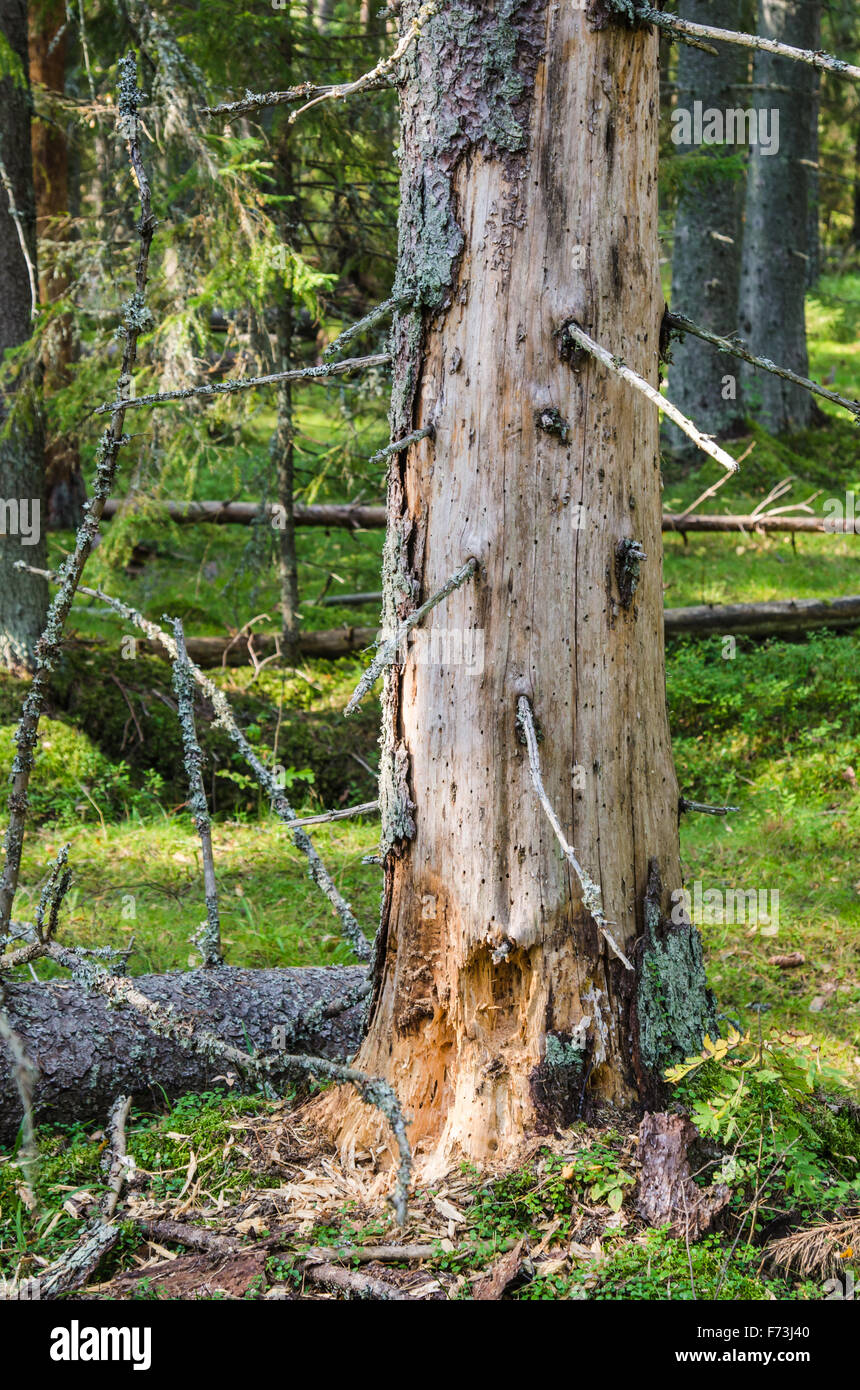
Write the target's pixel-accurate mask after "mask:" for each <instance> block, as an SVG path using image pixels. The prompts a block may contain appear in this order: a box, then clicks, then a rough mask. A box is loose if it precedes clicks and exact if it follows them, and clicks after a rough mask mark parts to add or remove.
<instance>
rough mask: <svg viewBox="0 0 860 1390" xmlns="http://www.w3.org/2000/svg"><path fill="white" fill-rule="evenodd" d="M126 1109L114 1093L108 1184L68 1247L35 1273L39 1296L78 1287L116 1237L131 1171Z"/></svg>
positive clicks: (127, 1103) (127, 1099)
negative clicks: (118, 1214) (93, 1213)
mask: <svg viewBox="0 0 860 1390" xmlns="http://www.w3.org/2000/svg"><path fill="white" fill-rule="evenodd" d="M130 1110H131V1096H117V1098H116V1100H115V1101H114V1103H113V1105H112V1106H111V1111H110V1115H109V1117H108V1134H109V1140H108V1145H107V1148H106V1149H105V1152H104V1155H103V1157H102V1167H103V1168H104V1170H105V1172H106V1175H107V1180H108V1185H107V1190H106V1191H105V1194H104V1196H103V1197H102V1200H101V1202H100V1204H99V1210H98V1214H97V1215H96V1216H95V1217H94V1218H93V1219H92V1220H91V1221H90V1222H89V1223H88V1225H87V1228H86V1230H85V1231H84V1232H83V1234H82V1236H81V1237H80V1239H79V1240H78V1241H77V1242H76V1243H75V1245H73V1246H72V1248H71V1250H67V1251H66V1252H65V1254H63V1255H61V1256H60V1258H59V1259H58V1260H55V1261H54V1263H53V1264H51V1265H49V1266H48V1268H47V1269H45V1270H43V1271H42V1272H41V1273H40V1274H39V1276H38V1280H39V1297H40V1298H45V1299H48V1298H59V1297H60V1295H61V1294H64V1293H69V1292H71V1291H72V1290H73V1289H79V1288H80V1287H81V1286H82V1285H83V1284H85V1283H86V1282H87V1279H88V1278H89V1277H90V1275H91V1274H92V1273H93V1271H94V1270H95V1269H96V1268H97V1267H98V1265H99V1264H100V1263H101V1261H102V1260H103V1259H104V1256H105V1255H106V1254H107V1253H108V1251H109V1250H112V1249H113V1247H114V1246H115V1245H116V1243H117V1241H118V1240H119V1236H120V1230H121V1226H120V1223H119V1222H118V1221H117V1220H116V1209H117V1205H118V1203H119V1199H120V1194H121V1193H122V1189H123V1186H124V1184H125V1182H126V1180H127V1179H128V1177H129V1174H130V1173H131V1172H132V1171H133V1163H132V1161H131V1160H130V1159H129V1157H128V1152H127V1146H126V1134H125V1125H126V1121H127V1119H128V1115H129V1111H130Z"/></svg>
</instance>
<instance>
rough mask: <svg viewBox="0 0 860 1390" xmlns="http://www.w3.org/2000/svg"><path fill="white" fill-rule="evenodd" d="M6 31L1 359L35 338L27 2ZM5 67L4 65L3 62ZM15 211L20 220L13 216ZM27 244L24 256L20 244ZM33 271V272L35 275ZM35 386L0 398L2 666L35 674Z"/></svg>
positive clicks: (39, 540) (40, 491)
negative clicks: (18, 565)
mask: <svg viewBox="0 0 860 1390" xmlns="http://www.w3.org/2000/svg"><path fill="white" fill-rule="evenodd" d="M0 30H2V33H3V37H4V39H5V41H6V43H7V44H8V45H9V47H10V48H11V50H12V52H13V53H14V54H15V56H16V58H17V60H18V63H19V64H20V67H19V68H18V71H17V72H13V73H9V74H8V75H7V76H6V77H4V78H3V80H2V82H0V156H2V159H3V165H4V168H5V174H6V178H7V179H8V181H9V185H10V187H9V188H8V189H7V188H6V187H5V180H4V187H2V188H0V357H3V356H5V353H6V350H7V349H9V348H16V347H19V346H20V345H21V344H22V343H25V342H26V341H27V339H28V338H29V336H30V331H31V326H32V301H33V295H32V289H31V284H30V272H29V271H28V267H27V258H28V256H29V260H30V264H31V266H32V267H33V268H35V266H36V235H35V212H34V204H33V163H32V159H31V155H30V92H29V89H28V85H27V6H26V0H0ZM4 66H5V65H4ZM13 207H14V210H15V212H16V213H17V215H14V214H13ZM22 237H23V239H24V242H25V245H26V247H27V255H26V256H25V254H24V251H23V250H22V246H21V238H22ZM33 274H35V269H34V270H33ZM36 387H37V382H36V381H35V380H34V379H33V375H32V374H31V373H21V374H19V376H18V379H17V381H15V382H13V383H7V387H6V396H5V399H4V398H3V397H2V396H0V426H3V425H4V424H5V423H6V421H7V419H8V414H9V409H10V406H11V404H12V393H13V392H14V394H15V395H16V397H17V399H16V402H15V404H16V409H15V419H14V421H13V423H12V425H11V428H10V430H9V432H8V434H5V436H2V437H0V493H2V496H0V666H3V667H6V668H7V669H9V670H20V671H23V670H32V668H33V661H34V655H35V646H36V641H37V639H38V637H39V636H40V634H41V631H42V627H43V625H44V621H45V615H46V613H47V605H48V588H47V584H46V583H45V581H44V580H42V579H36V578H34V577H33V576H32V575H27V574H22V573H21V572H20V571H19V570H16V569H15V568H14V564H15V561H16V560H22V559H23V560H26V561H28V562H29V563H30V564H31V565H36V566H37V567H44V563H45V539H44V533H45V528H44V516H43V501H44V469H43V455H42V426H41V420H40V417H39V413H38V401H37V390H36Z"/></svg>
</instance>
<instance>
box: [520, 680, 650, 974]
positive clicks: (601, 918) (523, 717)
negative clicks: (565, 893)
mask: <svg viewBox="0 0 860 1390" xmlns="http://www.w3.org/2000/svg"><path fill="white" fill-rule="evenodd" d="M517 729H518V730H519V732H520V734H521V735H522V738H523V741H524V742H525V745H526V748H527V749H528V754H529V769H530V771H531V775H532V782H533V783H534V789H535V791H536V792H537V796H538V800H539V801H540V804H541V806H542V807H543V809H544V811H545V813H546V818H547V820H548V821H549V823H550V825H551V826H552V828H553V831H554V832H555V838H556V839H557V840H558V843H559V844H560V845H561V850H562V854H563V855H564V857H565V859H566V860H567V862H568V863H569V864H570V866H571V868H572V869H573V871H574V873H575V874H576V877H577V878H578V879H579V886H580V888H581V889H582V904H583V907H584V908H585V910H586V912H588V913H589V914H590V915H591V917H592V918H593V919H594V923H595V925H596V927H597V929H598V931H599V932H600V933H601V935H602V936H603V938H604V940H605V941H606V943H607V945H608V946H610V947H611V949H612V951H613V952H614V954H615V955H616V956H617V957H618V959H619V960H620V961H621V963H622V965H624V966H625V967H626V969H627V970H632V969H633V966H632V965H631V963H630V961H629V960H628V959H627V957H626V956H625V954H624V952H623V951H622V949H621V947H620V946H619V945H618V943H617V941H616V940H615V938H614V937H613V935H612V933H611V932H610V930H609V928H610V926H615V923H614V922H611V923H610V922H607V920H606V913H605V912H604V911H603V896H602V894H601V892H600V885H599V884H597V883H595V882H594V880H593V879H592V878H591V877H590V876H589V875H588V874H587V873H586V872H585V869H583V867H582V865H581V864H580V862H579V860H578V859H577V857H576V851H575V850H574V848H573V846H572V845H569V844H568V842H567V840H566V838H565V835H564V831H563V830H562V828H561V824H560V822H559V819H558V816H557V815H556V814H555V811H554V810H553V807H552V803H551V801H550V799H549V797H548V796H547V794H546V789H545V788H544V784H543V778H542V777H541V771H540V755H539V753H538V743H537V733H536V732H535V724H534V715H533V713H532V707H531V705H530V703H529V701H528V699H527V698H526V696H525V695H521V696H520V698H519V700H518V701H517Z"/></svg>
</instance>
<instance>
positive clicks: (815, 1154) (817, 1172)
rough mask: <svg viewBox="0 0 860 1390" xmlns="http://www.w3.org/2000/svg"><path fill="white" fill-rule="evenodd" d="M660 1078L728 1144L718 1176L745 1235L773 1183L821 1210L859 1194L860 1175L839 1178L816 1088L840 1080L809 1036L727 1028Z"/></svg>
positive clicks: (708, 1133) (701, 1126)
mask: <svg viewBox="0 0 860 1390" xmlns="http://www.w3.org/2000/svg"><path fill="white" fill-rule="evenodd" d="M665 1076H666V1080H667V1081H670V1082H672V1083H673V1084H674V1085H676V1086H678V1087H679V1089H680V1091H681V1094H682V1095H683V1096H684V1099H685V1100H686V1101H687V1103H688V1104H689V1106H690V1111H691V1115H692V1118H693V1121H694V1122H695V1124H696V1127H697V1128H698V1130H699V1133H700V1134H701V1135H702V1136H703V1137H705V1138H713V1139H715V1140H717V1141H718V1143H719V1144H720V1146H721V1147H722V1148H723V1149H724V1150H725V1154H724V1158H723V1161H722V1168H721V1171H720V1174H719V1176H720V1177H721V1178H722V1179H723V1180H725V1181H727V1182H729V1183H730V1185H731V1186H732V1188H733V1190H734V1192H735V1206H736V1207H739V1208H741V1209H744V1208H745V1209H746V1211H747V1212H748V1214H749V1216H750V1238H752V1235H753V1233H754V1231H755V1226H756V1220H757V1217H758V1215H759V1213H760V1211H761V1208H762V1204H763V1201H764V1199H765V1195H766V1194H767V1193H769V1192H770V1191H772V1190H775V1189H776V1188H777V1186H778V1187H779V1188H780V1189H781V1190H782V1191H784V1192H786V1193H788V1194H789V1196H790V1198H791V1199H792V1202H793V1203H794V1204H795V1205H796V1206H798V1207H801V1206H804V1205H809V1206H814V1207H815V1209H816V1210H817V1211H819V1212H820V1211H822V1210H828V1209H830V1210H832V1209H833V1208H834V1207H836V1206H838V1205H839V1204H840V1203H843V1202H845V1201H848V1200H851V1199H856V1198H857V1197H858V1196H860V1178H858V1176H856V1175H853V1176H852V1177H851V1178H845V1177H844V1176H843V1173H844V1166H843V1165H840V1163H839V1162H838V1153H837V1152H834V1144H833V1140H832V1130H833V1126H830V1125H828V1124H827V1122H826V1121H825V1120H823V1119H822V1112H825V1113H829V1112H827V1111H826V1098H824V1099H823V1098H822V1096H821V1094H820V1092H819V1091H818V1089H817V1088H818V1087H819V1086H820V1085H821V1084H822V1083H823V1082H828V1083H830V1084H831V1085H832V1084H833V1083H834V1082H841V1083H842V1084H844V1078H842V1077H841V1076H840V1074H839V1073H838V1072H836V1071H835V1070H834V1069H833V1068H832V1067H830V1066H828V1065H826V1064H825V1063H823V1062H822V1060H821V1057H820V1055H819V1051H818V1049H817V1048H816V1047H815V1046H814V1045H813V1039H812V1036H811V1035H810V1034H799V1033H785V1032H781V1031H779V1030H773V1031H772V1032H771V1033H770V1034H769V1035H767V1036H765V1035H764V1034H762V1033H761V1032H760V1034H759V1036H758V1037H757V1038H756V1037H753V1036H752V1034H751V1033H750V1032H746V1033H741V1032H739V1030H738V1029H737V1028H734V1027H732V1028H730V1029H729V1030H728V1033H727V1035H726V1037H724V1038H717V1039H716V1040H712V1039H711V1038H710V1037H707V1036H706V1037H705V1039H704V1043H703V1046H702V1050H701V1052H700V1053H697V1054H696V1056H694V1057H688V1058H687V1059H686V1060H685V1061H684V1062H681V1063H679V1064H678V1065H676V1066H673V1067H670V1068H669V1069H668V1070H667V1071H666V1073H665ZM828 1131H830V1137H829V1136H828ZM842 1142H844V1141H842Z"/></svg>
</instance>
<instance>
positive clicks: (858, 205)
mask: <svg viewBox="0 0 860 1390" xmlns="http://www.w3.org/2000/svg"><path fill="white" fill-rule="evenodd" d="M854 168H855V174H854V227H853V240H854V245H855V246H860V127H858V130H857V143H856V145H855V147H854Z"/></svg>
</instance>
